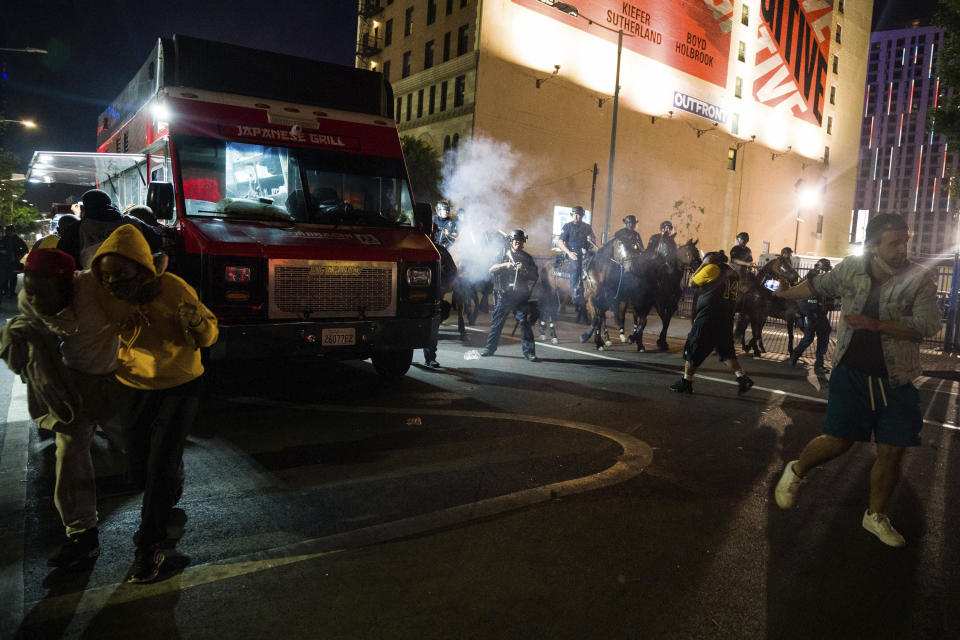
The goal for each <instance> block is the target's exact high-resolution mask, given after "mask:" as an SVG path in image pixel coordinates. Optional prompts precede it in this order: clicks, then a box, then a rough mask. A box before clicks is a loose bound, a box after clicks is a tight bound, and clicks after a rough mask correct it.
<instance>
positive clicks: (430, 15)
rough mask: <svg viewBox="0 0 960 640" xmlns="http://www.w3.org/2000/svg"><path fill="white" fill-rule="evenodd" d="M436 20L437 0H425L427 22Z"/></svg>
mask: <svg viewBox="0 0 960 640" xmlns="http://www.w3.org/2000/svg"><path fill="white" fill-rule="evenodd" d="M436 21H437V0H427V24H433V23H434V22H436Z"/></svg>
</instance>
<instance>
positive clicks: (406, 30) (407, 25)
mask: <svg viewBox="0 0 960 640" xmlns="http://www.w3.org/2000/svg"><path fill="white" fill-rule="evenodd" d="M411 33H413V7H407V14H406V17H405V18H404V20H403V35H405V36H408V35H410V34H411Z"/></svg>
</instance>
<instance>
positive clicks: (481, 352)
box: [477, 348, 493, 358]
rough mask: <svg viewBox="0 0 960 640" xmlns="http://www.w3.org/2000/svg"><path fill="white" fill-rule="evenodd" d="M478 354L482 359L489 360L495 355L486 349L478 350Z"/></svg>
mask: <svg viewBox="0 0 960 640" xmlns="http://www.w3.org/2000/svg"><path fill="white" fill-rule="evenodd" d="M477 354H479V356H480V357H481V358H489V357H490V356H492V355H493V352H492V351H490V350H489V349H486V348H484V349H478V350H477Z"/></svg>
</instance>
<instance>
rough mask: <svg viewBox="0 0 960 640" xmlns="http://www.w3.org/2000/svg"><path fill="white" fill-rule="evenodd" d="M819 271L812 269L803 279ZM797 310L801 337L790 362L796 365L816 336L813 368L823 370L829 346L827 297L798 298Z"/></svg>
mask: <svg viewBox="0 0 960 640" xmlns="http://www.w3.org/2000/svg"><path fill="white" fill-rule="evenodd" d="M820 273H822V271H820V270H819V269H812V270H810V271H809V272H808V273H807V277H806V278H804V279H805V280H810V279H812V278H813V277H814V276H816V275H819V274H820ZM797 310H798V311H799V312H800V316H801V317H802V318H803V337H802V338H801V339H800V342H798V343H797V346H796V347H795V348H794V350H793V352H792V353H791V354H790V364H791V365H796V363H797V360H799V359H800V356H802V355H803V352H804V351H805V350H806V349H807V347H809V346H810V345H811V344H812V343H813V339H814V337H816V339H817V350H816V359H815V360H814V365H813V366H814V369H815V370H823V369H825V367H824V364H823V358H824V356H825V355H826V354H827V347H829V346H830V318H829V316H828V312H829V308H828V304H827V299H826V298H823V297H818V296H811V297H809V298H807V299H805V300H798V301H797Z"/></svg>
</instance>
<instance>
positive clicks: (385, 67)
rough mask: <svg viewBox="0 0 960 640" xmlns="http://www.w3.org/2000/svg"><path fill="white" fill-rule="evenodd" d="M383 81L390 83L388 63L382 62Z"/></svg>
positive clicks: (387, 61)
mask: <svg viewBox="0 0 960 640" xmlns="http://www.w3.org/2000/svg"><path fill="white" fill-rule="evenodd" d="M383 79H384V80H386V81H387V82H390V61H389V60H384V62H383Z"/></svg>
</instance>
